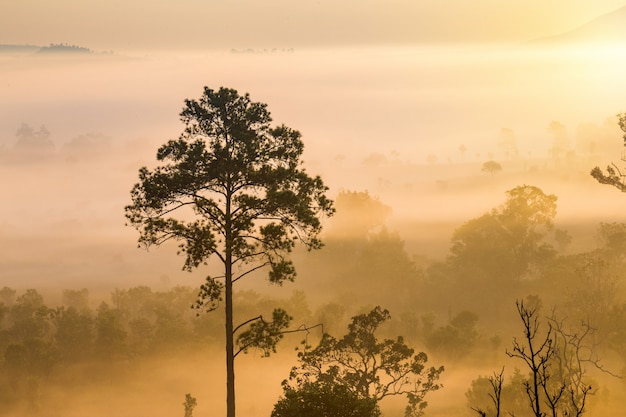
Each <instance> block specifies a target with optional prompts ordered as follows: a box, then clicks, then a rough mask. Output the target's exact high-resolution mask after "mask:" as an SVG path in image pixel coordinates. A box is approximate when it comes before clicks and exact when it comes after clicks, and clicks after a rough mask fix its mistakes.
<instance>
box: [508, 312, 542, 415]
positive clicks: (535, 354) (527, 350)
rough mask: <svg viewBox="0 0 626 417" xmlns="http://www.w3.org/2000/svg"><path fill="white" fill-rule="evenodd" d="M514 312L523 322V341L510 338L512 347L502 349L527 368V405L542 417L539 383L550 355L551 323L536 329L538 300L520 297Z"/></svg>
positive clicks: (539, 324)
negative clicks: (525, 302) (528, 374)
mask: <svg viewBox="0 0 626 417" xmlns="http://www.w3.org/2000/svg"><path fill="white" fill-rule="evenodd" d="M515 305H516V307H517V312H518V314H519V316H520V319H522V323H523V326H524V341H521V342H520V341H518V340H517V338H513V350H512V351H509V350H507V351H506V354H507V355H508V356H510V357H512V358H518V359H522V360H523V361H524V362H525V363H526V365H527V366H528V369H529V370H530V372H531V379H530V380H529V381H526V382H525V384H524V386H525V388H526V395H528V400H529V401H530V406H531V409H532V411H533V413H534V415H535V416H536V417H544V416H545V413H544V412H542V411H541V410H542V407H541V406H542V402H541V395H542V390H543V387H542V384H543V383H545V378H546V374H545V373H546V372H547V366H548V362H549V361H550V359H551V358H552V356H553V355H554V341H553V329H552V325H551V324H550V323H548V329H547V330H545V331H540V330H541V329H540V327H541V322H540V320H539V310H540V307H541V305H540V303H539V302H538V301H534V302H531V305H530V306H528V305H525V304H524V301H523V300H521V301H520V300H518V301H516V302H515Z"/></svg>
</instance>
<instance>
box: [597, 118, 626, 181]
mask: <svg viewBox="0 0 626 417" xmlns="http://www.w3.org/2000/svg"><path fill="white" fill-rule="evenodd" d="M617 117H618V124H619V127H620V129H622V132H624V135H623V139H624V147H626V113H621V114H618V115H617ZM622 160H624V156H623V155H622ZM591 176H592V177H593V178H595V179H596V181H598V182H599V183H600V184H607V185H611V186H613V187H615V188H617V189H618V190H620V191H621V192H626V182H625V181H626V174H623V173H622V171H621V170H620V168H619V167H618V166H617V165H615V164H614V163H611V164H610V165H608V166H607V167H606V174H605V173H604V172H602V170H601V169H600V167H595V168H593V169H592V170H591Z"/></svg>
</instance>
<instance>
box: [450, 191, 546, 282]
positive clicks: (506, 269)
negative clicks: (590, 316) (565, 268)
mask: <svg viewBox="0 0 626 417" xmlns="http://www.w3.org/2000/svg"><path fill="white" fill-rule="evenodd" d="M556 200H557V198H556V196H555V195H552V194H545V193H544V192H543V191H542V190H541V189H539V188H538V187H534V186H529V185H523V186H519V187H515V188H513V189H511V190H509V191H507V200H506V201H505V203H504V204H503V205H501V206H500V207H498V208H495V209H493V210H491V211H490V212H489V213H486V214H484V215H482V216H480V217H478V218H476V219H472V220H470V221H468V222H466V223H465V224H463V225H462V226H461V227H460V228H458V229H457V230H456V231H455V232H454V234H453V236H452V246H451V248H450V252H451V255H450V258H449V260H448V263H449V265H450V267H452V269H453V270H456V271H458V272H460V273H462V274H463V275H464V276H465V277H466V279H471V280H472V281H473V282H480V281H483V282H486V283H489V284H490V285H497V283H498V281H499V282H519V281H520V280H522V279H523V278H525V277H529V276H532V275H533V274H534V273H535V271H536V268H537V267H538V266H539V265H541V264H542V263H544V262H546V261H547V260H549V259H551V258H552V257H553V256H554V254H555V250H554V248H553V247H552V245H551V244H549V243H547V242H546V234H547V232H548V231H550V230H552V228H553V223H552V220H553V218H554V216H555V215H556ZM468 275H469V276H468Z"/></svg>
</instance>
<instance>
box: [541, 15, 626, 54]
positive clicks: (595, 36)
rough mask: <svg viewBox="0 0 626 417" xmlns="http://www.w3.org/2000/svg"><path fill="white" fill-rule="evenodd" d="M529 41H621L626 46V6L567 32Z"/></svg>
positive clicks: (544, 42)
mask: <svg viewBox="0 0 626 417" xmlns="http://www.w3.org/2000/svg"><path fill="white" fill-rule="evenodd" d="M531 43H543V44H556V43H560V44H562V43H613V44H616V43H622V44H624V45H625V46H626V6H624V7H622V8H620V9H618V10H615V11H614V12H611V13H607V14H605V15H602V16H600V17H598V18H596V19H593V20H591V21H590V22H588V23H586V24H584V25H582V26H579V27H577V28H576V29H573V30H571V31H569V32H565V33H562V34H559V35H555V36H550V37H546V38H541V39H536V40H534V41H532V42H531Z"/></svg>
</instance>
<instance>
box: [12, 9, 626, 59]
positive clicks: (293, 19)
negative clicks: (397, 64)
mask: <svg viewBox="0 0 626 417" xmlns="http://www.w3.org/2000/svg"><path fill="white" fill-rule="evenodd" d="M625 4H626V2H625V1H624V0H595V1H593V2H592V1H589V0H549V1H546V0H507V1H503V0H478V1H471V2H470V1H466V0H453V1H450V0H447V1H434V0H427V1H424V0H385V1H383V0H359V1H356V0H341V1H337V0H298V1H293V0H264V1H258V0H229V1H226V0H180V1H176V2H172V1H169V0H133V1H127V0H109V1H106V2H104V1H103V2H96V1H89V2H88V1H84V0H55V1H50V0H19V1H18V0H3V1H2V2H0V43H4V44H23V43H28V44H34V45H47V44H49V43H70V44H77V45H83V46H87V47H90V48H92V49H96V50H110V49H114V50H120V49H138V48H151V49H154V48H167V49H189V48H191V49H195V48H206V47H209V48H211V47H218V48H224V47H225V48H241V47H255V48H258V47H267V48H271V47H279V48H282V47H298V46H316V45H332V44H336V45H340V44H355V43H360V44H363V43H367V44H372V43H386V44H388V43H401V42H403V43H406V42H424V41H425V42H439V41H449V42H462V41H495V42H498V41H504V42H508V41H513V42H521V41H525V40H529V39H533V38H536V37H543V36H550V35H554V34H558V33H560V32H563V31H567V30H570V29H573V28H575V27H577V26H579V25H581V24H584V23H586V22H587V21H589V20H591V19H593V18H595V17H598V16H600V15H602V14H605V13H609V12H611V11H614V10H616V9H618V8H620V7H623V6H624V5H625Z"/></svg>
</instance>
